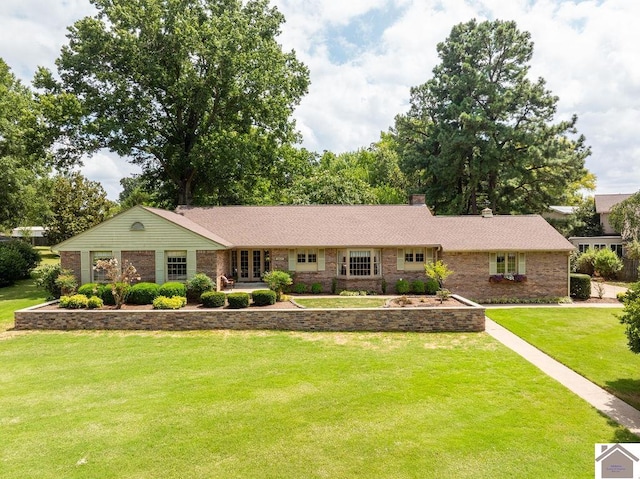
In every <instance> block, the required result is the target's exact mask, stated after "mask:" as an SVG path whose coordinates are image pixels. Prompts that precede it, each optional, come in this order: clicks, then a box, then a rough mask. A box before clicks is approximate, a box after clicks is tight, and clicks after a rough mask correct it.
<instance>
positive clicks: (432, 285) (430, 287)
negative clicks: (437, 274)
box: [424, 278, 440, 294]
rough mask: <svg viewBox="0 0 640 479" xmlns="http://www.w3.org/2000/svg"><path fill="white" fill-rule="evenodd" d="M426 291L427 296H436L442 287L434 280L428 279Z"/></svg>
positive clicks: (425, 286) (425, 285)
mask: <svg viewBox="0 0 640 479" xmlns="http://www.w3.org/2000/svg"><path fill="white" fill-rule="evenodd" d="M424 289H425V292H426V293H427V294H436V293H437V292H438V289H440V285H439V284H438V281H437V280H435V279H433V278H427V282H426V283H425V284H424Z"/></svg>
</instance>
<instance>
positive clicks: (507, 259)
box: [489, 251, 526, 275]
mask: <svg viewBox="0 0 640 479" xmlns="http://www.w3.org/2000/svg"><path fill="white" fill-rule="evenodd" d="M525 262H526V255H525V253H518V252H515V251H509V252H500V253H491V254H490V255H489V274H492V275H494V274H496V275H497V274H502V275H514V274H519V275H523V274H525Z"/></svg>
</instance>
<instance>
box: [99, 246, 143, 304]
mask: <svg viewBox="0 0 640 479" xmlns="http://www.w3.org/2000/svg"><path fill="white" fill-rule="evenodd" d="M93 269H95V270H96V271H99V270H103V271H104V275H105V276H106V277H107V279H108V280H109V281H110V282H111V292H112V294H113V299H114V301H115V305H116V309H120V308H122V304H123V303H124V299H125V295H126V292H127V290H128V289H129V286H130V285H131V282H132V281H140V275H139V274H138V271H137V270H136V268H135V266H133V265H132V264H131V263H129V262H128V261H126V260H125V261H124V263H122V267H120V263H118V260H117V259H115V258H111V259H108V260H98V261H97V262H96V265H95V266H94V268H93Z"/></svg>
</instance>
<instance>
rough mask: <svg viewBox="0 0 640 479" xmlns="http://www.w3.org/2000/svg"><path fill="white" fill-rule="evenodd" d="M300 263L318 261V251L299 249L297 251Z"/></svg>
mask: <svg viewBox="0 0 640 479" xmlns="http://www.w3.org/2000/svg"><path fill="white" fill-rule="evenodd" d="M297 261H298V263H317V262H318V252H317V250H315V249H299V250H298V251H297Z"/></svg>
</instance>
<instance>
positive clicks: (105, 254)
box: [91, 251, 113, 283]
mask: <svg viewBox="0 0 640 479" xmlns="http://www.w3.org/2000/svg"><path fill="white" fill-rule="evenodd" d="M111 258H113V253H112V252H111V251H93V252H92V253H91V275H92V278H93V279H92V280H93V282H94V283H107V282H108V281H109V279H108V278H107V276H106V274H105V270H103V269H95V268H96V263H97V262H98V261H99V260H110V259H111Z"/></svg>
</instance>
